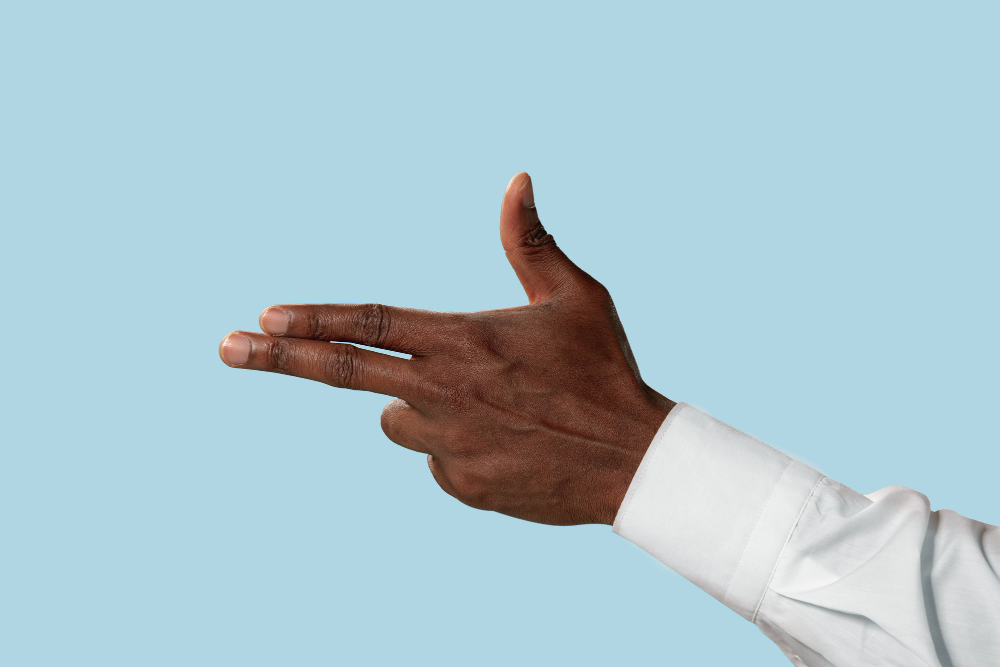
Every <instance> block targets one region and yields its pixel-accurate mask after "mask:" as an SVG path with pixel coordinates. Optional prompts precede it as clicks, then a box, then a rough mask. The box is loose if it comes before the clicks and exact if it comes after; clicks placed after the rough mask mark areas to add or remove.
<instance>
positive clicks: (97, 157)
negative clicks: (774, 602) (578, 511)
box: [0, 2, 1000, 666]
mask: <svg viewBox="0 0 1000 667" xmlns="http://www.w3.org/2000/svg"><path fill="white" fill-rule="evenodd" d="M694 5H695V3H686V4H685V5H680V4H678V5H671V6H667V5H663V4H656V5H653V4H648V5H639V4H629V5H621V4H615V5H607V4H589V3H572V4H569V3H567V4H545V5H540V4H534V3H533V4H527V3H525V4H521V3H514V2H505V3H493V4H489V5H487V4H481V3H480V4H459V3H456V4H448V5H445V4H434V5H427V4H411V3H407V4H384V3H383V4H374V3H367V4H366V3H360V4H359V3H354V4H343V5H334V4H331V3H273V4H263V3H246V2H244V3H204V2H196V3H194V2H192V3H181V2H170V3H158V4H151V3H126V2H122V3H65V4H52V3H45V2H30V3H28V2H16V3H15V2H5V3H3V4H2V7H3V9H2V10H0V77H2V78H0V84H2V89H0V95H2V105H0V189H2V196H0V216H2V222H3V248H4V259H3V263H2V268H0V270H2V273H3V276H2V278H3V290H4V305H5V311H6V312H5V315H4V325H3V334H2V336H3V374H2V376H3V392H4V399H3V411H4V416H3V423H4V436H3V444H2V463H0V521H2V525H0V529H2V533H0V663H3V664H4V665H11V666H21V665H101V666H112V665H115V666H117V665H122V666H125V665H128V666H131V665H279V664H281V665H334V664H423V663H429V664H439V665H468V664H476V665H512V664H517V665H520V664H526V665H548V664H577V665H605V664H656V663H658V664H685V665H690V664H699V665H700V664H718V665H731V664H740V665H775V664H786V663H785V659H784V657H783V656H782V655H781V654H780V651H779V650H778V649H777V648H776V647H775V646H773V645H772V644H771V643H770V642H769V641H768V640H767V639H766V638H765V637H764V636H763V635H762V634H760V633H759V631H758V630H757V629H756V628H755V627H754V626H753V625H751V624H749V623H747V622H746V621H744V620H742V619H741V618H739V617H738V616H737V615H736V614H734V613H733V612H731V611H730V610H728V609H727V608H725V607H724V606H722V605H721V604H719V603H718V602H716V601H715V600H714V599H712V598H710V597H708V596H707V595H705V594H704V593H702V592H701V591H699V590H698V589H697V588H695V587H694V586H693V585H691V584H690V583H688V582H687V581H685V580H683V579H682V578H681V577H679V576H678V575H676V574H674V573H673V572H671V571H669V570H668V569H666V568H665V567H664V566H662V565H661V564H659V563H658V562H657V561H655V560H653V559H652V558H651V557H649V556H647V555H646V554H645V553H643V552H642V551H641V550H639V549H638V548H636V547H634V546H633V545H631V544H630V543H628V542H626V541H625V540H623V539H621V538H619V537H617V536H615V535H614V534H613V533H612V532H611V530H610V528H608V527H604V526H583V527H573V528H551V527H546V526H538V525H532V524H528V523H524V522H521V521H517V520H514V519H511V518H508V517H505V516H501V515H497V514H493V513H483V512H477V511H475V510H472V509H470V508H468V507H465V506H464V505H461V504H460V503H458V502H456V501H454V500H452V499H451V498H450V497H449V496H447V495H445V494H444V493H443V492H441V491H440V490H439V489H438V488H437V486H436V485H435V484H434V482H433V480H432V478H431V476H430V474H429V472H428V470H427V467H426V464H425V461H424V457H423V456H422V455H420V454H415V453H413V452H410V451H407V450H404V449H401V448H398V447H396V446H395V445H393V444H391V443H390V442H389V441H388V440H387V439H386V438H385V437H384V436H383V434H382V432H381V430H380V429H379V413H380V411H381V408H382V406H383V405H384V404H385V403H386V402H387V401H388V399H387V398H386V397H383V396H379V395H371V394H362V393H349V392H346V391H340V390H335V389H332V388H330V387H327V386H324V385H320V384H315V383H309V382H306V381H304V380H298V379H295V378H291V377H284V376H278V375H272V374H264V373H250V372H240V371H236V370H232V369H229V368H227V367H226V366H225V365H223V364H222V363H221V362H220V361H219V359H218V357H217V345H218V342H219V340H220V339H221V338H222V337H223V336H224V335H225V334H226V333H227V332H228V331H230V330H232V329H236V328H247V329H254V328H256V326H257V315H258V313H259V312H260V311H261V310H262V309H263V308H264V307H265V306H267V305H269V304H272V303H282V302H286V303H287V302H330V301H333V302H367V301H381V302H384V303H389V304H395V305H407V306H414V307H423V308H432V309H439V310H480V309H489V308H496V307H509V306H514V305H519V304H522V303H524V301H525V299H524V295H523V293H522V292H521V288H520V286H519V284H518V282H517V280H516V278H515V277H514V274H513V272H512V271H511V270H510V268H509V266H508V265H507V263H506V260H505V258H504V254H503V252H502V251H501V248H500V243H499V238H498V232H497V225H498V214H499V204H500V197H501V194H502V192H503V189H504V186H505V184H506V183H507V181H508V179H509V178H510V177H511V176H512V175H513V174H514V173H516V172H518V171H520V170H527V171H529V172H530V173H531V174H532V176H533V178H534V182H535V192H536V200H537V203H538V207H539V210H540V212H541V215H542V219H543V220H544V221H545V222H546V226H547V227H548V228H549V231H551V232H553V233H554V234H555V236H556V238H557V239H558V240H559V241H560V243H561V244H562V246H563V247H564V249H565V250H566V252H567V253H568V254H569V255H570V257H572V258H573V259H574V260H575V261H577V263H579V264H580V265H581V266H582V267H584V268H585V269H587V270H588V271H589V272H591V273H592V274H593V275H594V276H595V277H597V278H598V279H600V280H602V281H603V282H605V284H607V285H608V287H609V288H610V289H611V292H612V294H613V295H614V296H615V300H616V303H617V305H618V309H619V312H620V314H621V317H622V320H623V322H624V324H625V327H626V330H627V331H628V333H629V336H630V339H631V342H632V345H633V348H634V350H635V353H636V357H637V358H638V360H639V364H640V367H641V369H642V371H643V376H644V378H645V379H646V381H647V382H649V384H651V385H652V386H653V387H655V388H657V389H658V390H660V391H661V392H663V393H664V394H666V395H668V396H670V397H672V398H674V399H676V400H684V401H688V402H690V403H693V404H695V405H697V406H699V407H701V408H703V409H705V410H707V411H709V412H710V413H712V414H714V415H715V416H717V417H719V418H720V419H723V420H724V421H727V422H729V423H731V424H733V425H734V426H737V427H738V428H741V429H742V430H745V431H748V432H750V433H752V434H753V435H756V436H758V437H760V438H761V439H763V440H765V441H766V442H769V443H770V444H772V445H774V446H776V447H778V448H780V449H783V450H784V451H786V452H788V453H790V454H792V455H794V456H797V457H799V458H800V459H802V460H804V461H806V462H807V463H809V464H811V465H813V466H815V467H817V468H819V469H820V470H822V471H823V472H825V473H826V474H828V475H829V476H831V477H833V478H835V479H837V480H838V481H841V482H843V483H845V484H847V485H849V486H852V487H853V488H855V489H858V490H859V491H862V492H865V493H868V492H871V491H874V490H875V489H878V488H881V487H883V486H887V485H890V484H903V485H906V486H910V487H913V488H916V489H919V490H920V491H923V492H924V493H926V494H927V495H928V496H929V497H930V498H931V500H932V504H933V505H934V507H935V508H950V509H954V510H956V511H958V512H960V513H963V514H966V515H969V516H972V517H974V518H978V519H981V520H984V521H988V522H992V523H996V522H997V521H1000V509H998V504H997V496H996V470H997V466H998V464H1000V454H998V449H997V436H996V419H997V408H996V406H997V404H998V399H1000V390H998V388H997V382H996V378H997V376H998V370H1000V361H998V353H997V312H996V311H997V307H996V306H997V294H996V291H997V290H996V288H997V284H998V277H1000V268H998V263H997V252H996V244H997V240H998V233H997V226H998V222H1000V215H998V213H1000V211H998V208H1000V206H998V197H997V185H998V183H1000V173H998V171H1000V167H998V164H1000V162H998V155H1000V141H998V129H997V128H998V124H997V119H998V118H1000V108H998V107H1000V103H998V92H997V85H996V84H997V79H996V66H997V61H998V56H1000V46H998V41H997V39H996V26H997V19H998V18H1000V16H998V12H997V9H996V4H995V3H983V4H974V3H950V4H948V5H947V6H944V5H932V4H931V3H919V2H918V3H893V2H885V3H860V2H859V3H839V4H838V5H837V6H835V7H832V6H818V5H817V4H814V3H810V4H808V5H805V4H803V3H797V2H787V3H785V2H781V3H776V2H771V3H716V2H713V3H698V4H697V6H694Z"/></svg>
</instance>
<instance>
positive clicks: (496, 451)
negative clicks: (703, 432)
mask: <svg viewBox="0 0 1000 667" xmlns="http://www.w3.org/2000/svg"><path fill="white" fill-rule="evenodd" d="M500 239H501V242H502V244H503V248H504V251H505V252H506V254H507V258H508V259H509V260H510V263H511V266H512V267H513V268H514V271H515V273H516V274H517V277H518V279H519V280H520V281H521V284H522V286H523V287H524V291H525V293H526V294H527V295H528V301H529V304H528V305H526V306H520V307H517V308H506V309H501V310H485V311H477V312H473V313H443V312H432V311H427V310H417V309H412V308H398V307H392V306H386V305H381V304H324V305H311V304H302V305H280V306H271V307H270V308H268V309H266V310H265V311H264V312H263V313H262V314H261V318H260V323H261V329H262V330H263V331H264V332H265V333H263V334H261V333H254V332H247V331H234V332H232V333H230V334H229V335H228V336H226V338H225V339H223V341H222V343H221V344H220V347H219V353H220V356H221V357H222V360H223V361H224V362H225V363H227V364H228V365H230V366H232V367H234V368H246V369H251V370H261V371H270V372H274V373H284V374H288V375H296V376H298V377H302V378H307V379H310V380H318V381H320V382H325V383H327V384H330V385H333V386H334V387H341V388H346V389H354V390H363V391H374V392H378V393H382V394H387V395H389V396H395V397H397V398H396V399H395V400H393V401H391V402H390V403H389V404H388V405H387V406H386V407H385V410H384V411H383V412H382V429H383V431H384V432H385V434H386V436H388V438H389V439H390V440H392V441H393V442H395V443H397V444H399V445H401V446H403V447H406V448H408V449H412V450H414V451H417V452H423V453H425V454H427V463H428V466H429V467H430V470H431V473H432V474H433V475H434V479H435V480H436V481H437V483H438V484H439V485H440V486H441V488H442V489H444V490H445V491H446V492H447V493H449V494H450V495H452V496H454V497H455V498H457V499H458V500H460V501H462V502H463V503H465V504H467V505H470V506H472V507H475V508H479V509H484V510H493V511H496V512H502V513H503V514H508V515H510V516H514V517H518V518H520V519H525V520H528V521H534V522H538V523H547V524H556V525H570V524H581V523H606V524H611V523H612V522H613V521H614V518H615V515H616V514H617V512H618V507H619V506H620V505H621V502H622V499H623V498H624V496H625V492H626V490H627V489H628V485H629V483H630V482H631V480H632V477H633V475H634V474H635V471H636V468H638V466H639V462H640V461H641V460H642V456H643V454H644V453H645V451H646V448H647V447H648V446H649V444H650V442H651V440H652V439H653V436H654V435H655V434H656V431H657V429H658V428H659V426H660V424H661V423H662V422H663V419H664V418H665V417H666V415H667V413H668V412H669V411H670V409H671V408H673V406H674V402H673V401H671V400H669V399H668V398H666V397H664V396H662V395H661V394H659V393H657V392H656V391H654V390H653V389H651V388H650V387H649V386H647V385H646V383H645V382H643V381H642V378H641V377H640V375H639V369H638V366H637V365H636V362H635V358H634V357H633V355H632V351H631V349H630V348H629V344H628V341H627V340H626V338H625V331H624V329H623V328H622V325H621V322H620V321H619V319H618V314H617V312H616V311H615V306H614V303H613V302H612V300H611V295H610V294H609V293H608V291H607V289H605V288H604V286H603V285H601V284H600V283H599V282H597V281H596V280H594V278H592V277H591V276H590V275H588V274H587V273H586V272H584V271H583V270H582V269H580V268H579V267H577V266H576V265H575V264H573V262H571V261H570V260H569V258H568V257H566V255H565V254H564V253H563V252H562V250H561V249H560V248H559V247H557V246H556V243H555V241H554V239H553V238H552V235H551V234H548V233H547V232H546V231H545V229H544V228H543V227H542V224H541V222H540V221H539V218H538V213H537V210H536V208H535V205H534V193H533V189H532V184H531V178H530V177H529V176H528V174H526V173H520V174H517V175H516V176H514V178H513V179H511V181H510V183H509V184H508V185H507V190H506V192H505V193H504V198H503V203H502V205H501V214H500ZM351 343H360V344H362V345H367V346H369V347H375V348H381V349H386V350H395V351H398V352H403V353H407V354H409V355H411V356H410V358H409V359H404V358H400V357H395V356H391V355H386V354H381V353H379V352H374V351H371V350H365V349H363V348H359V347H357V346H355V345H351Z"/></svg>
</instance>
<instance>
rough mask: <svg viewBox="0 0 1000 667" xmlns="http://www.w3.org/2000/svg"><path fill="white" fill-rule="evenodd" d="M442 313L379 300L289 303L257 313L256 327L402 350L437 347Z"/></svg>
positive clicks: (444, 315)
mask: <svg viewBox="0 0 1000 667" xmlns="http://www.w3.org/2000/svg"><path fill="white" fill-rule="evenodd" d="M447 315H448V314H447V313H438V312H434V311H431V310H419V309H417V308H397V307H395V306H384V305H382V304H380V303H361V304H359V303H326V304H289V305H279V306H270V307H268V308H265V309H264V312H262V313H261V314H260V328H261V330H263V331H265V332H266V333H269V334H271V335H272V336H287V337H290V338H311V339H314V340H327V341H342V342H347V343H360V344H361V345H367V346H368V347H378V348H382V349H385V350H395V351H396V352H405V353H407V354H417V355H421V354H425V353H427V352H432V351H435V350H436V349H440V347H441V346H440V345H439V341H442V340H444V339H445V338H444V337H445V336H446V335H447V334H446V333H445V330H446V329H447V328H448V327H447V323H448V322H449V318H448V317H447Z"/></svg>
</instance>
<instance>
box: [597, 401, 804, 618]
mask: <svg viewBox="0 0 1000 667" xmlns="http://www.w3.org/2000/svg"><path fill="white" fill-rule="evenodd" d="M822 477H823V476H822V475H821V474H820V473H819V472H817V471H815V470H813V469H812V468H810V467H809V466H807V465H805V464H804V463H802V462H800V461H796V460H795V459H793V458H791V457H789V456H787V455H785V454H783V453H781V452H779V451H778V450H776V449H774V448H773V447H770V446H768V445H766V444H764V443H763V442H761V441H760V440H757V439H756V438H753V437H751V436H749V435H747V434H746V433H743V432H741V431H738V430H736V429H734V428H732V427H731V426H728V425H727V424H724V423H722V422H721V421H719V420H718V419H715V418H714V417H712V416H711V415H709V414H707V413H705V412H702V411H701V410H699V409H697V408H695V407H693V406H691V405H688V404H687V403H678V404H677V405H675V406H674V408H673V409H672V410H671V411H670V413H669V414H668V415H667V417H666V419H665V420H664V421H663V423H662V424H661V425H660V428H659V430H658V431H657V433H656V436H654V438H653V441H652V443H651V444H650V446H649V449H648V450H646V454H645V456H644V457H643V459H642V463H641V464H640V465H639V468H638V470H637V471H636V474H635V476H634V477H633V479H632V483H631V484H630V485H629V489H628V492H627V493H626V495H625V499H624V500H623V501H622V504H621V507H620V508H619V510H618V515H617V516H616V517H615V522H614V526H613V528H614V531H615V532H616V533H618V534H619V535H621V536H622V537H624V538H625V539H627V540H629V541H630V542H633V543H634V544H636V545H638V546H639V547H642V548H643V549H645V550H646V551H648V552H649V553H650V554H652V555H653V556H654V557H656V558H657V559H658V560H660V561H662V562H663V563H665V564H666V565H667V566H669V567H670V568H671V569H673V570H674V571H676V572H677V573H678V574H680V575H681V576H683V577H684V578H686V579H688V580H689V581H691V582H692V583H694V584H695V585H696V586H698V587H699V588H701V589H702V590H704V591H706V592H707V593H709V594H710V595H712V596H713V597H715V598H716V599H718V600H719V601H721V602H722V603H723V604H725V605H726V606H728V607H729V608H731V609H732V610H734V611H735V612H737V613H738V614H740V615H741V616H743V617H744V618H746V619H747V620H750V621H753V620H754V616H755V615H756V612H757V607H758V605H759V604H760V601H761V599H762V598H763V596H764V591H765V590H766V589H767V586H768V582H769V580H770V578H771V573H772V572H773V571H774V567H775V564H776V563H777V561H778V557H779V555H780V554H781V551H782V549H784V547H785V544H787V542H788V538H789V537H790V536H791V533H792V530H793V529H794V527H795V524H796V522H797V521H798V518H799V515H800V514H801V513H802V510H803V508H804V507H805V505H806V503H807V502H808V501H809V499H810V497H811V496H812V493H813V490H814V489H815V488H816V485H817V484H818V483H819V481H820V479H822Z"/></svg>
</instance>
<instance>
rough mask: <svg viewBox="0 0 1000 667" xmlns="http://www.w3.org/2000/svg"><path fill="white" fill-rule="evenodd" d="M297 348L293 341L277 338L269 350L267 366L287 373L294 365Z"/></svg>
mask: <svg viewBox="0 0 1000 667" xmlns="http://www.w3.org/2000/svg"><path fill="white" fill-rule="evenodd" d="M294 356H295V348H294V346H293V344H292V342H291V341H289V340H284V339H281V338H275V339H274V340H272V341H271V344H270V346H268V348H267V365H268V366H269V367H271V368H274V369H277V370H281V371H287V370H288V369H289V368H290V367H291V365H292V358H293V357H294Z"/></svg>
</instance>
